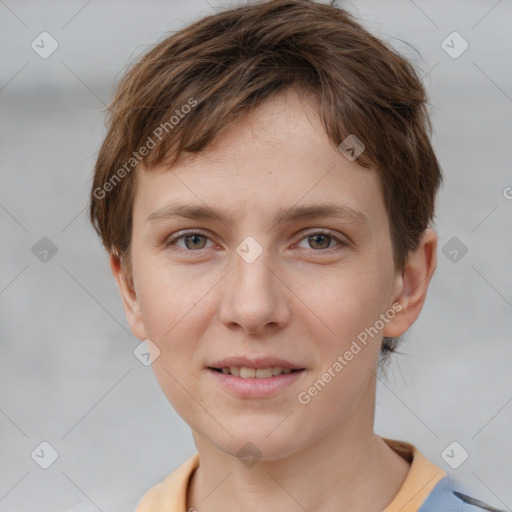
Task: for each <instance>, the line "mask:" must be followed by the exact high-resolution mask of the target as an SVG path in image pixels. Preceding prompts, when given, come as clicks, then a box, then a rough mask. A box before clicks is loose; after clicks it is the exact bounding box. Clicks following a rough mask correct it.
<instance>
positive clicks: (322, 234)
mask: <svg viewBox="0 0 512 512" xmlns="http://www.w3.org/2000/svg"><path fill="white" fill-rule="evenodd" d="M302 240H307V243H308V244H309V245H310V247H309V248H312V249H318V251H321V250H326V249H332V247H333V246H331V244H330V242H332V241H336V242H338V244H337V245H339V246H341V247H344V246H347V245H348V244H347V243H346V242H344V241H343V240H341V239H340V238H338V237H336V236H334V235H333V234H332V233H330V232H329V231H323V230H321V231H314V232H311V233H308V234H307V235H306V236H305V237H304V238H302ZM302 240H301V241H302Z"/></svg>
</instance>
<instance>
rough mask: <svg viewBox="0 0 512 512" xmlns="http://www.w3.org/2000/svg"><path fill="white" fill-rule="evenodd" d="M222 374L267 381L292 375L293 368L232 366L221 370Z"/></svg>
mask: <svg viewBox="0 0 512 512" xmlns="http://www.w3.org/2000/svg"><path fill="white" fill-rule="evenodd" d="M221 372H222V373H225V374H228V375H229V374H230V375H234V376H235V377H242V379H254V378H256V379H267V378H269V377H275V376H277V375H281V374H282V373H285V374H287V373H291V372H292V370H291V368H281V367H279V366H273V367H271V368H257V369H256V368H248V367H247V366H230V367H229V368H221Z"/></svg>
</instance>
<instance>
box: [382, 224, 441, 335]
mask: <svg viewBox="0 0 512 512" xmlns="http://www.w3.org/2000/svg"><path fill="white" fill-rule="evenodd" d="M436 265H437V235H436V233H435V231H434V230H433V229H431V228H427V229H426V230H425V231H424V232H423V235H422V237H421V240H420V243H419V246H418V248H417V249H416V250H415V251H413V252H410V253H409V256H408V258H407V263H406V266H405V269H404V270H403V272H402V273H401V274H399V275H397V278H396V281H395V295H394V301H393V304H395V303H400V304H401V306H402V309H400V310H399V311H398V312H397V314H396V315H395V316H394V318H393V319H392V320H390V321H389V322H388V323H387V324H386V326H385V327H384V330H383V335H384V336H388V337H391V338H392V337H396V336H400V335H401V334H403V333H404V332H405V331H407V329H409V327H410V326H411V325H412V324H413V323H414V322H415V321H416V319H417V318H418V316H419V314H420V312H421V310H422V308H423V303H424V302H425V297H426V296H427V290H428V285H429V283H430V279H431V278H432V276H433V274H434V271H435V269H436ZM397 309H398V308H397ZM397 309H395V311H396V310H397Z"/></svg>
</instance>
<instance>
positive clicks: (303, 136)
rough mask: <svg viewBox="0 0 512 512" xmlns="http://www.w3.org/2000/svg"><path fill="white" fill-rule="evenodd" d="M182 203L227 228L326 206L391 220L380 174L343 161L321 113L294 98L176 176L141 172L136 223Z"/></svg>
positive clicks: (266, 110) (286, 96) (243, 123)
mask: <svg viewBox="0 0 512 512" xmlns="http://www.w3.org/2000/svg"><path fill="white" fill-rule="evenodd" d="M177 203H179V204H180V205H181V206H186V205H187V204H189V205H192V206H193V207H194V208H195V209H196V210H199V209H201V208H202V209H203V210H204V212H203V213H204V214H205V215H207V214H206V211H207V210H215V212H216V213H218V214H219V215H220V216H221V217H224V218H223V220H224V221H226V220H229V219H234V218H237V219H244V218H245V217H246V216H247V215H248V214H249V213H250V212H255V213H257V214H258V218H259V219H260V221H261V222H265V223H267V224H268V223H269V222H275V221H276V219H278V218H279V217H280V216H281V217H282V216H284V215H286V212H288V213H290V210H291V208H292V207H293V206H296V207H303V210H304V208H306V207H307V206H312V205H321V204H324V205H327V204H329V205H331V206H332V207H334V208H336V207H341V208H344V209H345V210H346V212H349V211H352V212H360V213H361V215H360V216H359V217H360V219H359V220H362V219H363V216H364V217H366V218H367V219H369V221H370V222H375V221H378V220H379V218H380V217H382V216H383V215H384V220H386V218H387V216H386V212H385V207H384V203H383V198H382V194H381V192H380V186H379V177H378V174H377V172H376V171H375V170H374V169H365V168H362V167H361V166H359V165H358V164H357V163H356V162H355V161H349V160H348V159H347V158H345V156H344V155H343V154H342V153H341V152H340V151H339V150H338V149H337V148H336V147H335V146H334V145H333V144H332V143H331V142H330V141H329V139H328V136H327V134H326V132H325V130H324V128H323V125H322V123H321V121H320V118H319V115H318V112H317V109H316V105H315V104H314V103H313V102H311V101H309V100H305V99H304V98H301V96H300V95H299V94H298V93H297V92H296V91H294V90H289V91H287V92H285V93H283V94H280V95H278V96H275V97H273V98H272V99H270V100H269V101H267V102H265V103H264V104H262V105H261V106H260V107H259V108H257V109H255V110H254V111H253V112H252V113H251V114H248V115H246V116H245V117H243V118H241V119H240V120H239V121H237V122H236V124H233V125H231V126H230V127H228V128H227V129H226V130H225V131H224V132H223V133H222V134H220V135H219V136H218V137H217V138H216V139H215V140H214V141H213V143H212V144H210V146H209V147H208V148H206V149H205V150H204V151H202V152H201V153H199V154H195V155H191V154H187V155H185V156H184V157H183V158H180V160H178V162H177V163H175V164H174V165H173V166H172V167H171V168H168V167H166V166H165V165H160V166H158V167H156V168H154V169H150V170H148V171H145V170H141V169H137V190H136V194H135V204H134V215H136V216H143V217H144V219H147V218H148V217H151V216H153V217H152V218H155V217H157V216H158V213H162V212H164V211H165V210H168V211H170V210H172V209H173V207H175V206H176V205H177ZM338 209H339V208H338ZM189 210H190V208H189ZM356 216H357V214H356ZM299 217H300V213H299V214H298V215H297V216H296V218H299ZM354 219H355V216H354ZM372 219H373V220H372Z"/></svg>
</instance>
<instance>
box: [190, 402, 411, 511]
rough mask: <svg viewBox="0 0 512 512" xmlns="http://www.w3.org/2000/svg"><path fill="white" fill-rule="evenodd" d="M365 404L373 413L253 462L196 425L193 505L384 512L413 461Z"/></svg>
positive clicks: (227, 508)
mask: <svg viewBox="0 0 512 512" xmlns="http://www.w3.org/2000/svg"><path fill="white" fill-rule="evenodd" d="M365 410H366V416H367V417H366V418H362V417H361V416H360V415H359V416H358V415H357V414H356V415H355V417H354V416H353V417H352V418H351V419H350V420H348V421H347V422H345V423H344V425H343V426H342V427H340V426H337V427H335V428H332V429H331V430H329V431H327V432H325V433H324V435H323V436H322V437H321V438H320V439H316V440H315V443H314V444H311V445H309V446H306V447H304V448H302V449H298V450H295V451H293V453H291V454H290V455H288V456H285V457H281V458H278V459H274V460H266V459H265V458H264V457H263V458H262V459H260V460H259V461H258V462H256V464H254V465H252V466H250V467H247V466H246V465H244V464H243V463H242V462H241V461H240V460H239V459H238V457H236V456H234V455H231V454H230V453H226V451H222V450H220V449H218V448H217V447H216V446H215V445H213V444H212V443H211V442H210V441H209V440H208V439H207V438H205V437H204V436H202V435H200V434H199V433H197V432H195V431H194V440H195V443H196V447H197V449H198V452H199V454H200V465H199V467H198V468H197V469H196V470H195V472H194V474H193V476H192V478H191V482H190V485H189V489H188V494H187V510H190V509H191V507H193V508H194V509H196V510H197V511H199V512H213V511H218V510H223V511H226V512H230V511H231V510H233V511H235V510H237V511H238V510H244V511H246V512H256V511H258V512H259V511H261V510H265V511H268V512H274V511H276V512H277V511H279V512H282V511H283V510H287V511H292V510H293V511H295V510H297V511H298V512H299V511H301V512H302V511H303V510H314V511H315V512H327V511H332V510H337V511H339V512H351V511H354V510H365V511H368V512H382V510H384V509H385V508H386V507H387V506H388V505H389V504H390V503H391V501H392V500H393V498H394V497H395V496H396V494H397V493H398V491H399V490H400V487H401V486H402V484H403V482H404V480H405V478H406V476H407V473H408V471H409V468H410V464H409V463H408V462H406V461H405V460H404V459H402V458H401V457H400V456H399V455H398V454H397V453H396V452H394V451H393V450H392V449H391V448H390V447H389V446H388V445H387V444H386V443H385V441H383V439H382V438H380V437H379V436H377V435H376V434H375V433H374V432H373V417H374V413H373V411H372V413H371V414H368V410H371V409H369V408H366V409H365ZM362 424H363V425H365V427H363V428H362V427H361V425H362Z"/></svg>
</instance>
